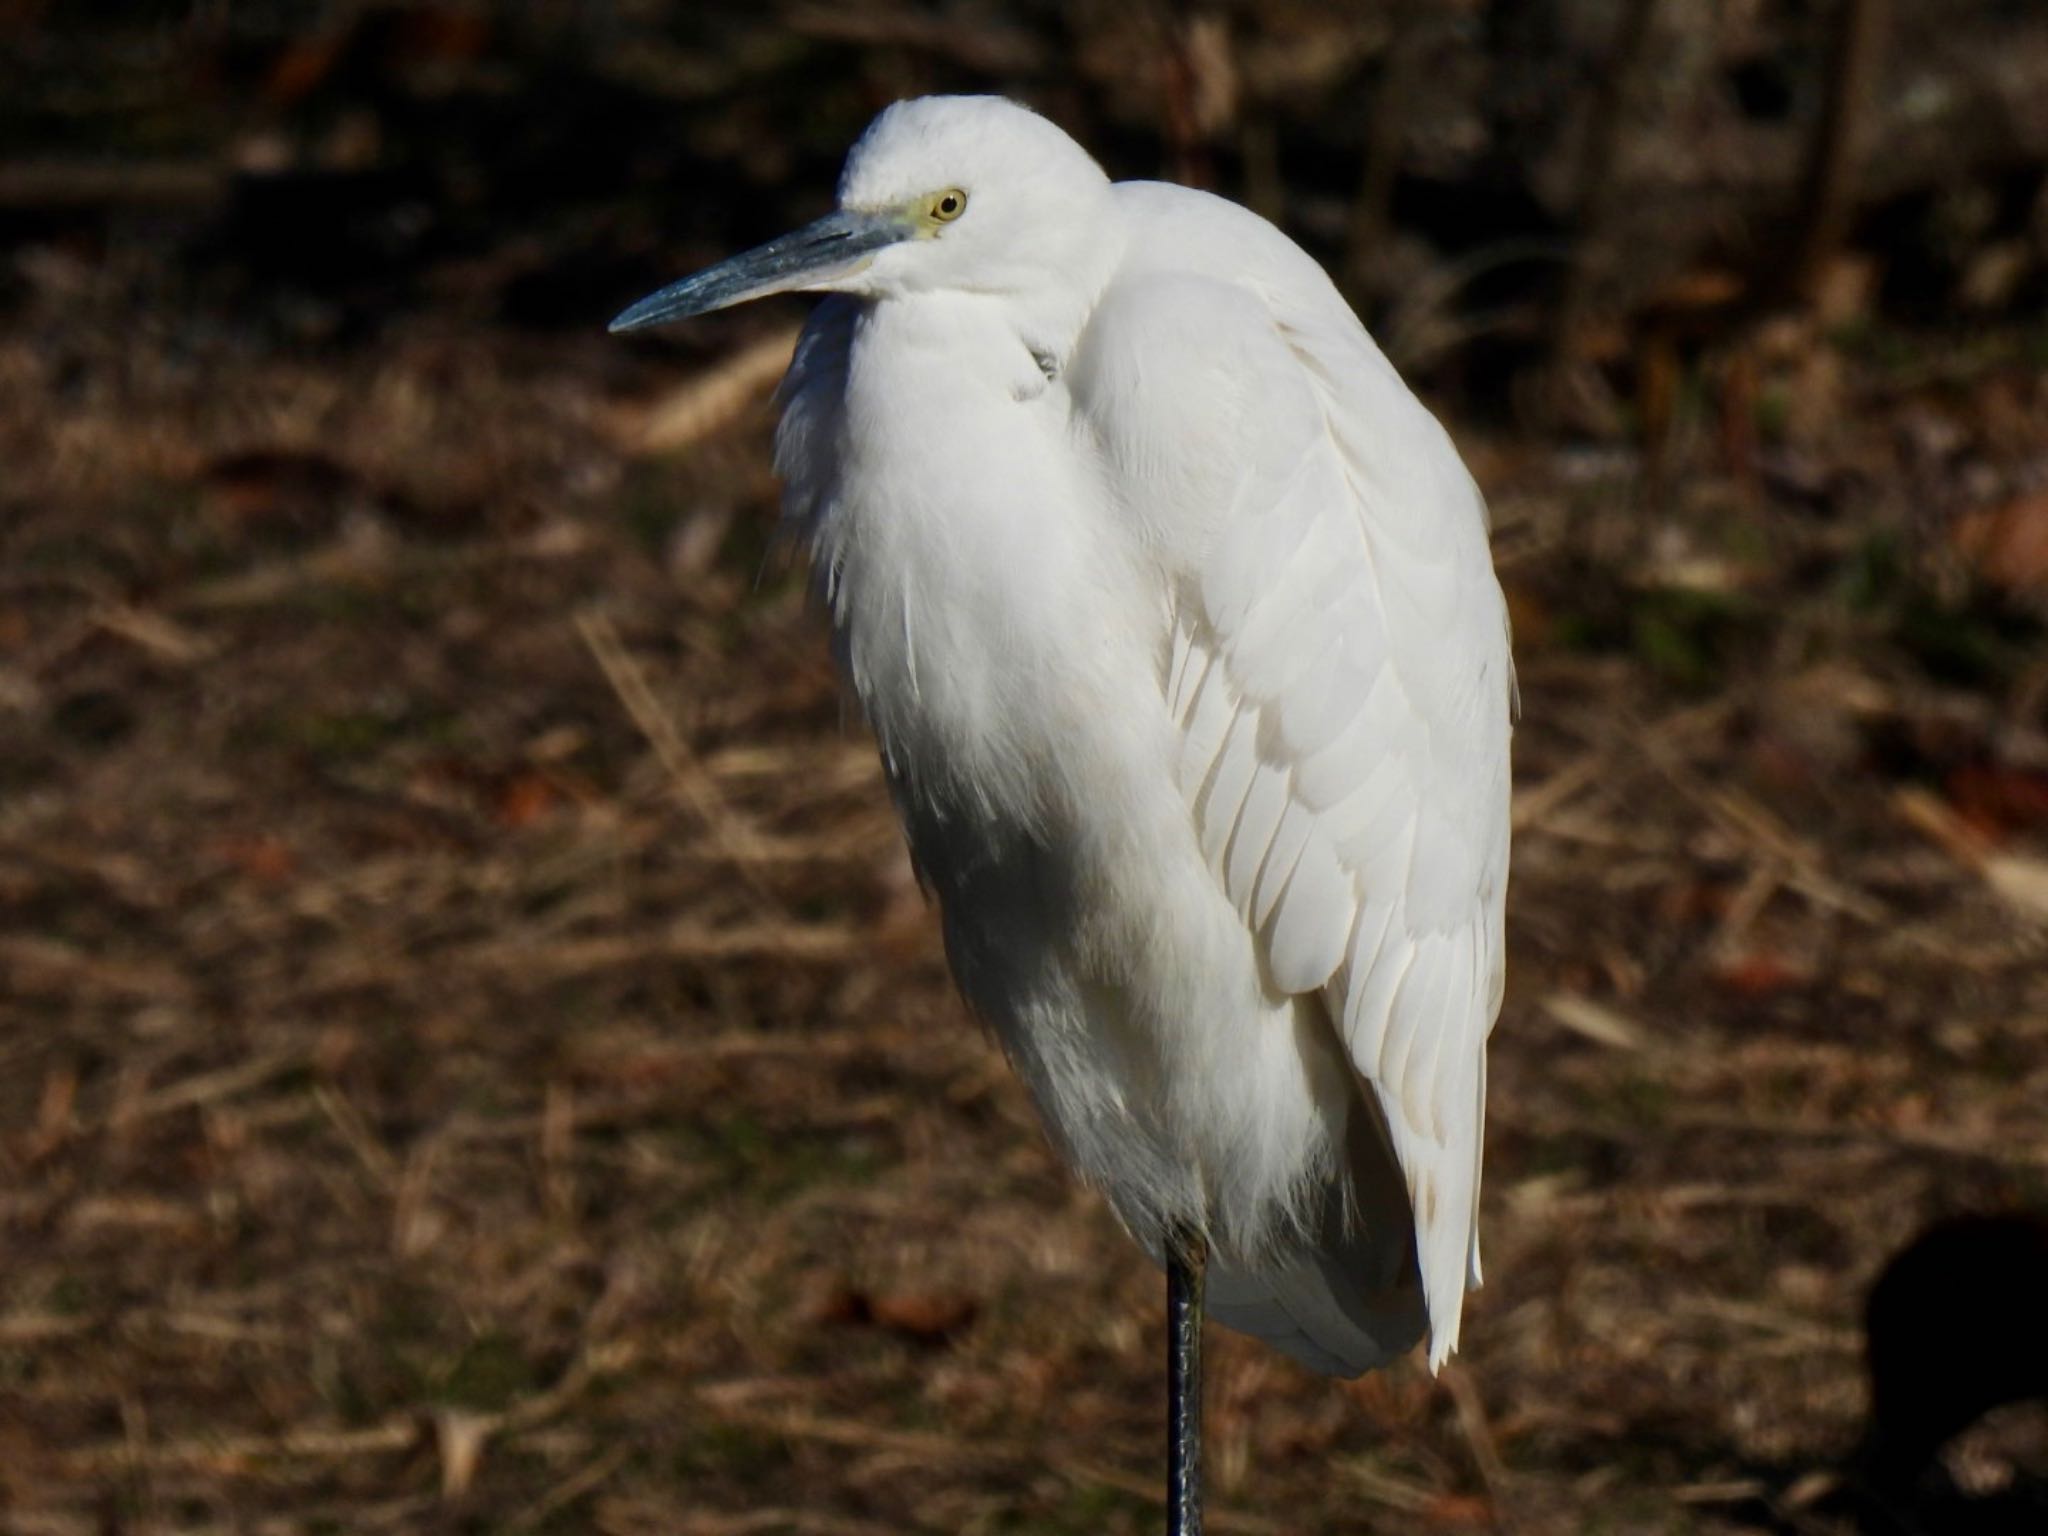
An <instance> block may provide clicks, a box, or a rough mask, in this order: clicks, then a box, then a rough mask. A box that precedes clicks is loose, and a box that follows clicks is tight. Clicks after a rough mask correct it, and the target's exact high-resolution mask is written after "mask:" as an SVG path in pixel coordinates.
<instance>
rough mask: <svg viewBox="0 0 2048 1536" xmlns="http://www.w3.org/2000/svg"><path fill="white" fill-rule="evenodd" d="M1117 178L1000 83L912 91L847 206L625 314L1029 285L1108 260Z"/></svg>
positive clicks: (854, 180)
mask: <svg viewBox="0 0 2048 1536" xmlns="http://www.w3.org/2000/svg"><path fill="white" fill-rule="evenodd" d="M1109 208H1110V199H1109V179H1108V177H1106V176H1104V175H1103V173H1102V169H1101V167H1099V166H1098V165H1096V163H1095V162H1094V161H1093V160H1091V159H1090V158H1089V157H1088V154H1087V152H1086V151H1085V150H1083V149H1082V148H1081V146H1080V145H1078V144H1076V143H1075V142H1074V141H1073V140H1072V139H1070V138H1068V137H1067V135H1066V134H1064V133H1062V132H1061V131H1060V130H1059V129H1058V128H1056V127H1055V126H1053V124H1051V123H1049V122H1047V121H1046V120H1045V119H1044V118H1042V117H1040V116H1038V115H1037V114H1036V113H1034V112H1032V111H1030V110H1028V109H1027V108H1024V107H1020V106H1018V105H1017V104H1016V103H1015V102H1010V101H1005V100H1003V99H1002V98H1001V97H998V96H924V97H919V98H918V99H916V100H914V101H899V102H897V103H896V104H895V105H894V106H892V107H889V108H887V109H885V110H884V111H883V112H882V114H881V115H880V116H879V117H877V118H876V119H875V120H874V121H873V122H872V123H870V124H869V125H868V129H867V132H865V133H863V134H862V135H861V137H860V141H859V142H858V143H856V144H855V145H854V146H853V149H852V152H851V153H849V154H848V155H847V157H846V169H845V170H844V172H842V173H841V175H840V178H839V206H838V208H837V209H835V210H834V211H833V212H831V213H829V214H827V215H826V216H825V217H824V218H822V219H819V220H818V221H817V222H816V223H814V224H809V225H806V226H805V227H804V228H802V229H800V230H798V231H796V232H795V233H794V234H790V235H784V236H782V237H781V238H780V239H778V240H771V241H769V242H768V243H767V244H766V245H763V246H757V247H756V248H755V249H753V250H751V251H747V252H745V253H744V254H742V255H739V256H734V257H732V258H731V259H730V260H727V261H722V262H720V263H719V264H718V265H717V266H715V267H709V268H706V269H705V270H704V271H702V272H699V273H697V274H696V275H695V276H692V277H686V278H684V279H683V280H682V281H681V282H679V283H672V284H670V285H669V286H668V287H666V288H664V289H662V290H661V291H660V292H658V293H655V294H652V295H650V296H649V297H647V298H645V299H642V300H641V301H640V302H639V303H638V304H635V305H633V306H632V307H631V308H630V309H628V310H626V312H625V313H624V314H622V315H620V316H619V317H618V318H617V319H616V320H614V321H612V325H611V328H612V329H613V330H614V331H635V330H640V329H642V328H643V327H646V326H650V325H660V324H663V323H665V322H667V321H671V320H681V319H686V318H687V317H689V316H691V315H701V314H704V313H706V312H708V311H710V310H714V309H724V308H726V307H727V306H728V305H732V304H740V303H744V302H745V301H746V300H748V299H758V298H762V297H765V296H766V295H768V294H771V293H788V292H793V291H805V292H819V291H836V292H841V293H854V294H860V295H863V296H866V297H870V298H886V297H891V296H895V295H900V294H910V293H920V292H931V291H937V290H955V291H964V292H974V293H983V294H992V295H998V296H1001V295H1009V294H1027V293H1031V292H1032V291H1033V290H1036V289H1042V288H1044V287H1046V286H1048V285H1057V286H1067V285H1077V284H1086V283H1087V282H1088V281H1089V278H1090V274H1091V273H1093V272H1094V271H1096V270H1097V269H1105V270H1106V267H1107V261H1106V260H1104V259H1101V258H1099V257H1097V256H1096V252H1097V251H1098V250H1100V249H1101V248H1102V247H1103V245H1104V243H1105V241H1106V240H1107V238H1108V235H1109V231H1110V227H1111V220H1110V217H1109Z"/></svg>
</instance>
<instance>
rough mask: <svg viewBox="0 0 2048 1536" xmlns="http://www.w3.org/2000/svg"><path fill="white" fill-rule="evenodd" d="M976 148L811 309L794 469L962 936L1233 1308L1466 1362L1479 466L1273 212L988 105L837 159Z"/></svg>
mask: <svg viewBox="0 0 2048 1536" xmlns="http://www.w3.org/2000/svg"><path fill="white" fill-rule="evenodd" d="M943 186H958V187H963V188H966V189H967V191H968V197H969V212H968V214H967V215H966V216H965V217H963V218H962V219H961V220H960V221H959V224H958V225H957V226H953V227H949V228H948V229H947V230H946V231H945V232H944V234H943V235H942V236H941V238H939V239H935V240H928V241H916V242H910V243H908V244H907V245H906V246H905V247H903V248H902V249H901V250H900V252H899V251H896V250H891V251H887V252H884V253H882V256H881V257H880V258H878V259H877V260H876V262H875V263H874V265H873V267H872V268H871V269H870V271H869V273H868V274H867V276H866V277H865V278H863V279H862V280H861V281H859V282H858V283H855V284H852V285H849V286H851V287H852V288H853V290H854V291H853V292H852V293H850V294H848V295H846V296H841V297H835V298H832V299H830V300H828V301H827V302H826V303H824V304H823V305H821V306H820V307H819V309H818V310H817V312H816V313H815V314H814V316H813V318H812V320H811V323H810V324H809V326H808V327H807V328H806V330H805V333H804V336H803V339H802V341H801V342H800V343H799V347H798V351H797V355H796V358H795V361H794V363H793V365H792V367H791V370H790V374H789V378H788V380H787V381H786V383H785V386H784V392H783V401H784V416H783V422H782V428H781V431H780V434H779V436H778V440H777V464H778V467H779V469H780V471H781V473H782V475H783V477H784V479H785V481H786V483H787V487H788V490H787V499H786V507H785V510H786V514H787V516H788V518H789V519H790V521H791V523H792V524H793V525H794V526H795V528H796V529H797V530H798V531H799V533H800V534H801V535H802V536H803V537H804V538H805V539H806V540H807V542H808V543H809V546H810V548H811V551H812V556H813V561H814V568H815V570H816V572H817V578H818V584H819V588H820V590H821V592H822V593H823V595H824V597H825V600H826V602H827V604H828V607H829V610H830V613H831V618H832V623H833V628H834V634H835V638H836V643H837V647H838V652H839V655H840V658H841V661H842V664H843V666H844V668H845V670H846V672H847V675H848V676H849V678H850V679H851V681H852V684H853V686H854V689H855V691H856V692H857V694H858V695H859V697H860V700H861V703H862V705H863V708H864V710H865V712H866V714H867V716H868V718H869V720H870V722H871V724H872V725H873V727H874V729H875V732H876V735H877V738H878V740H879V742H880V744H881V749H882V753H883V757H884V760H885V763H886V765H887V767H888V772H889V778H890V782H891V785H892V788H893V791H894V793H895V796H896V800H897V804H898V808H899V810H900V811H901V813H902V816H903V819H904V823H905V827H906V830H907V832H908V834H909V838H910V843H911V848H912V851H913V854H914V856H915V858H916V860H917V863H918V866H919V868H920V870H921V871H922V873H923V875H924V878H925V879H926V880H927V882H928V883H929V885H930V886H931V888H932V890H933V891H934V893H935V894H936V896H937V898H938V901H939V905H940V909H941V913H942V916H943V921H944V925H945V931H946V939H947V949H948V955H949V958H950V960H951V962H952V965H953V968H954V971H955V973H956V975H957V976H958V978H959V980H960V983H961V986H962V989H963V991H964V992H965V993H966V995H967V997H968V998H969V1000H970V1002H971V1003H972V1004H973V1005H974V1006H975V1007H976V1009H977V1010H978V1011H980V1012H981V1013H982V1014H983V1015H984V1016H985V1017H987V1018H988V1019H989V1020H990V1021H991V1022H992V1023H993V1024H994V1025H995V1027H996V1029H997V1030H998V1032H999V1033H1000V1035H1001V1036H1002V1038H1003V1041H1004V1043H1005V1046H1006V1048H1007V1049H1008V1050H1009V1052H1010V1054H1011V1055H1012V1057H1013V1059H1014V1060H1015V1061H1016V1062H1017V1065H1018V1067H1019V1069H1020V1071H1021V1072H1022V1073H1023V1075H1024V1077H1025V1079H1026V1081H1027V1082H1028V1083H1029V1085H1030V1086H1031V1088H1032V1091H1033V1093H1034V1095H1035V1097H1036V1099H1037V1102H1038V1104H1039V1107H1040V1109H1041V1111H1042V1112H1043V1114H1044V1116H1045V1118H1046V1121H1047V1123H1048V1126H1049V1127H1050V1129H1051V1131H1052V1134H1053V1135H1054V1137H1055V1139H1056V1141H1057V1142H1058V1143H1059V1145H1060V1147H1061V1149H1062V1150H1063V1151H1064V1152H1065V1154H1066V1155H1067V1156H1068V1157H1069V1158H1070V1159H1071V1160H1072V1161H1073V1163H1074V1164H1075V1165H1076V1166H1077V1168H1078V1169H1079V1170H1080V1171H1081V1172H1082V1173H1083V1174H1084V1175H1085V1176H1086V1177H1088V1178H1089V1179H1091V1180H1092V1181H1093V1182H1095V1183H1096V1184H1097V1185H1099V1186H1100V1187H1101V1188H1102V1189H1103V1191H1104V1192H1105V1194H1106V1195H1107V1196H1108V1198H1109V1199H1110V1201H1111V1203H1112V1204H1113V1205H1114V1207H1115V1208H1116V1210H1117V1212H1118V1213H1119V1215H1120V1216H1121V1217H1122V1219H1123V1220H1124V1222H1125V1223H1126V1224H1127V1225H1128V1226H1129V1227H1130V1228H1131V1230H1132V1231H1133V1233H1134V1234H1135V1235H1136V1236H1137V1237H1138V1239H1139V1241H1140V1242H1141V1243H1143V1244H1145V1245H1146V1246H1147V1248H1148V1249H1150V1250H1151V1251H1152V1252H1153V1253H1154V1254H1155V1256H1156V1255H1157V1254H1158V1253H1159V1251H1160V1248H1161V1243H1162V1240H1163V1233H1164V1232H1166V1231H1167V1230H1170V1229H1171V1228H1173V1227H1174V1226H1177V1225H1192V1226H1195V1227H1198V1228H1200V1229H1201V1230H1204V1231H1206V1232H1207V1233H1208V1235H1209V1237H1210V1241H1211V1244H1212V1248H1213V1250H1214V1266H1215V1267H1214V1271H1213V1274H1212V1282H1211V1309H1212V1311H1213V1312H1214V1314H1215V1315H1217V1316H1218V1317H1219V1318H1221V1319H1222V1320H1223V1321H1225V1322H1227V1323H1231V1324H1233V1325H1235V1326H1238V1327H1242V1328H1245V1329H1246V1330H1247V1331H1250V1332H1254V1333H1258V1334H1260V1335H1262V1336H1265V1337H1267V1338H1270V1339H1272V1340H1273V1341H1274V1342H1275V1343H1277V1344H1278V1345H1280V1347H1282V1348H1284V1349H1287V1350H1289V1352H1291V1353H1293V1354H1295V1355H1296V1356H1297V1357H1299V1358H1301V1359H1303V1360H1305V1361H1306V1362H1308V1363H1309V1364H1311V1365H1314V1366H1316V1367H1318V1368H1320V1369H1324V1370H1330V1371H1342V1372H1346V1373H1355V1372H1356V1371H1359V1370H1363V1369H1365V1368H1367V1367H1369V1366H1371V1365H1373V1364H1376V1363H1378V1362H1379V1361H1380V1360H1382V1359H1384V1358H1385V1357H1387V1356H1388V1355H1390V1354H1392V1353H1395V1352H1398V1351H1399V1350H1401V1349H1404V1348H1406V1347H1407V1346H1408V1345H1409V1344H1410V1343H1412V1342H1413V1340H1414V1339H1415V1337H1417V1335H1418V1334H1419V1333H1420V1332H1421V1331H1422V1328H1423V1326H1424V1323H1425V1320H1426V1322H1427V1326H1428V1331H1429V1334H1430V1357H1431V1360H1432V1363H1436V1362H1440V1361H1441V1360H1442V1359H1443V1358H1444V1356H1445V1355H1447V1354H1448V1353H1449V1352H1450V1350H1451V1349H1452V1348H1453V1347H1454V1345H1455V1343H1456V1339H1457V1333H1458V1321H1459V1316H1460V1310H1461V1307H1462V1300H1463V1295H1464V1291H1465V1288H1466V1285H1467V1283H1468V1281H1470V1282H1474V1283H1476V1281H1477V1278H1478V1268H1479V1263H1478V1245H1477V1200H1478V1190H1479V1166H1480V1142H1481V1134H1482V1121H1483V1113H1484V1093H1485V1049H1486V1037H1487V1034H1488V1031H1489V1030H1490V1028H1491V1026H1492V1022H1493V1019H1494V1017H1495V1015H1496V1013H1497V1011H1498V1009H1499V1005H1500V997H1501V978H1502V964H1503V954H1502V901H1503V896H1504V891H1505V884H1506V874H1507V843H1508V837H1507V792H1508V778H1507V774H1508V730H1509V698H1510V692H1511V688H1512V681H1511V677H1510V671H1509V669H1510V663H1509V658H1508V648H1507V634H1506V622H1505V615H1504V609H1503V605H1502V601H1501V596H1500V591H1499V587H1498V585H1497V584H1496V582H1495V580H1494V577H1493V572H1492V567H1491V563H1490V560H1489V556H1488V550H1487V539H1486V527H1485V514H1484V510H1483V507H1482V505H1481V502H1480V498H1479V495H1478V493H1477V491H1476V489H1475V488H1474V486H1473V484H1472V481H1471V479H1470V477H1469V476H1468V475H1467V474H1466V472H1465V470H1464V467H1463V465H1462V464H1461V463H1460V461H1459V459H1458V456H1457V453H1456V451H1455V449H1454V448H1453V447H1452V445H1451V444H1450V441H1449V440H1448V438H1447V437H1446V436H1445V435H1444V433H1443V431H1442V429H1441V428H1440V427H1439V426H1438V425H1437V423H1436V422H1435V421H1434V420H1433V419H1432V418H1431V417H1430V415H1429V414H1428V412H1427V411H1426V410H1425V409H1424V408H1423V407H1422V406H1421V405H1420V403H1419V402H1417V401H1416V399H1415V397H1414V396H1413V395H1412V394H1411V393H1410V392H1409V391H1408V389H1407V388H1406V386H1405V385H1404V384H1403V383H1402V382H1401V381H1400V379H1399V378H1398V376H1397V375H1396V374H1395V373H1394V371H1393V369H1392V368H1391V367H1390V366H1389V365H1388V364H1387V362H1386V360H1385V359H1384V357H1383V356H1382V355H1381V354H1380V352H1379V351H1378V349H1377V348H1376V347H1374V345H1373V344H1372V342H1371V340H1370V339H1369V338H1368V337H1367V335H1366V333H1365V331H1364V330H1363V329H1362V328H1361V327H1360V326H1359V324H1358V322H1357V321H1356V319H1355V318H1353V316H1352V315H1351V313H1350V311H1349V310H1348V308H1346V306H1345V305H1344V303H1343V301H1342V299H1341V298H1340V296H1339V295H1338V294H1337V292H1336V290H1335V289H1334V288H1333V287H1332V286H1331V285H1330V283H1329V281H1328V279H1327V278H1326V277H1325V276H1324V275H1323V273H1322V272H1321V271H1320V269H1319V268H1317V267H1316V265H1315V263H1314V262H1313V261H1311V260H1310V259H1309V258H1308V257H1307V256H1305V255H1303V254H1302V253H1301V252H1300V251H1299V250H1298V249H1297V248H1296V247H1295V246H1293V245H1292V244H1291V243H1290V242H1289V241H1288V240H1287V239H1286V238H1285V237H1284V236H1282V235H1281V234H1280V233H1279V232H1278V231H1277V230H1275V229H1274V228H1273V227H1272V226H1271V225H1269V224H1267V223H1266V222H1265V221H1263V220H1261V219H1258V218H1257V217H1256V216H1254V215H1252V214H1250V213H1247V212H1245V211H1244V210H1242V209H1239V208H1236V207H1234V206H1233V205H1231V204H1228V203H1225V202H1222V201H1220V200H1218V199H1215V198H1211V197H1208V196H1205V195H1203V194H1200V193H1194V192H1189V191H1186V190H1184V189H1181V188H1177V187H1169V186H1161V185H1152V184H1144V183H1137V184H1122V185H1117V186H1114V187H1113V186H1111V185H1110V183H1108V181H1107V180H1106V179H1105V178H1104V177H1103V176H1102V174H1101V172H1100V171H1099V170H1098V169H1097V168H1096V167H1095V166H1094V164H1093V162H1092V161H1090V160H1088V159H1087V157H1086V156H1085V155H1084V154H1083V153H1082V152H1081V151H1080V150H1079V149H1078V148H1077V147H1076V146H1074V145H1073V143H1072V141H1071V140H1069V139H1067V138H1066V136H1065V135H1064V134H1061V133H1060V132H1059V131H1058V130H1057V129H1056V128H1053V127H1052V126H1051V125H1050V124H1047V123H1045V122H1044V121H1043V120H1041V119H1039V118H1037V117H1034V116H1032V115H1031V114H1029V113H1027V112H1025V111H1023V110H1022V109H1021V108H1017V107H1014V106H1011V105H1009V104H1007V103H1001V102H995V101H990V100H986V99H960V98H931V99H927V100H924V101H918V102H910V103H904V104H901V105H899V106H897V107H895V108H892V109H891V110H890V111H889V112H887V113H884V114H883V116H882V117H881V118H879V119H878V120H877V121H876V123H875V125H874V126H873V127H872V128H871V129H870V130H869V132H868V134H867V135H866V137H864V138H863V140H862V141H861V143H860V145H859V146H858V147H857V148H856V149H855V151H854V153H853V155H852V157H851V158H850V159H849V162H848V169H847V174H846V177H845V179H844V180H843V182H842V186H841V199H842V202H844V203H847V204H848V205H849V206H859V205H860V204H861V202H862V200H863V199H869V200H876V201H879V200H881V199H883V198H885V197H893V196H898V195H905V194H902V189H904V188H909V189H912V191H916V190H920V189H926V188H933V187H943ZM977 219H979V220H981V221H982V222H981V224H980V225H979V226H976V222H975V221H976V220H977ZM1411 1224H1412V1225H1411Z"/></svg>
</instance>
